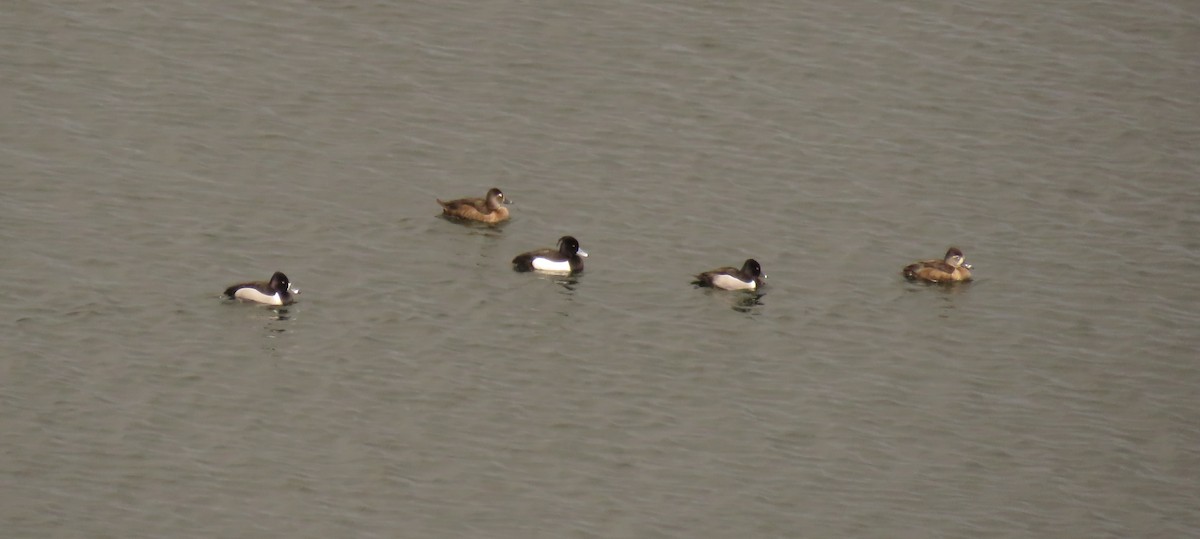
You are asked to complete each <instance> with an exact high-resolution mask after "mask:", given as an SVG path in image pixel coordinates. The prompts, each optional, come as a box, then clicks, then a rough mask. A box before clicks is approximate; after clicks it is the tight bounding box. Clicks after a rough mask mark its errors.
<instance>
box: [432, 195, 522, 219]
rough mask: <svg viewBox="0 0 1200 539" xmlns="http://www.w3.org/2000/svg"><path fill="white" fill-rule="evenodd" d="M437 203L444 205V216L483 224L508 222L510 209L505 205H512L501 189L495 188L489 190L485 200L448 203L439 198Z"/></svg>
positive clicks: (476, 199) (471, 199) (472, 199)
mask: <svg viewBox="0 0 1200 539" xmlns="http://www.w3.org/2000/svg"><path fill="white" fill-rule="evenodd" d="M437 203H438V204H441V205H442V215H445V216H447V217H454V218H457V219H464V220H467V221H478V222H481V223H499V222H502V221H507V220H508V208H505V207H504V205H505V204H512V200H511V199H509V198H508V197H506V196H504V193H503V192H502V191H500V189H499V188H497V187H493V188H491V189H488V192H487V194H486V195H484V197H483V198H459V199H455V200H446V201H443V200H442V199H440V198H439V199H437Z"/></svg>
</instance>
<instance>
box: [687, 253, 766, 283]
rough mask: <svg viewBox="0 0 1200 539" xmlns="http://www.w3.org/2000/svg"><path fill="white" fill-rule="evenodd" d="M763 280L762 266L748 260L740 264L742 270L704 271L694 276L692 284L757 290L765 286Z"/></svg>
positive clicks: (724, 268)
mask: <svg viewBox="0 0 1200 539" xmlns="http://www.w3.org/2000/svg"><path fill="white" fill-rule="evenodd" d="M765 279H766V275H763V272H762V266H761V265H759V263H758V261H757V260H755V259H753V258H749V259H746V262H744V263H743V264H742V269H737V268H734V267H730V266H726V267H723V268H717V269H715V270H710V271H706V272H704V273H701V274H699V275H696V280H695V281H693V282H692V284H695V285H699V286H711V287H713V288H720V289H723V290H758V288H759V287H761V286H763V285H764V284H766V281H765Z"/></svg>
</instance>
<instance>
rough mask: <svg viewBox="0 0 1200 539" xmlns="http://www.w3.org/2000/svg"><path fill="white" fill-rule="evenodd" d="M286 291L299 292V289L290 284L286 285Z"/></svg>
mask: <svg viewBox="0 0 1200 539" xmlns="http://www.w3.org/2000/svg"><path fill="white" fill-rule="evenodd" d="M288 292H291V293H293V294H300V289H299V288H296V287H294V286H292V285H288Z"/></svg>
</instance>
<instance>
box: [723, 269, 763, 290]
mask: <svg viewBox="0 0 1200 539" xmlns="http://www.w3.org/2000/svg"><path fill="white" fill-rule="evenodd" d="M712 284H713V286H715V287H717V288H724V289H725V290H754V289H755V288H757V287H758V283H756V282H754V281H750V282H746V281H743V280H741V279H738V278H737V277H734V276H732V275H725V274H724V273H722V274H720V275H717V276H714V277H713V280H712Z"/></svg>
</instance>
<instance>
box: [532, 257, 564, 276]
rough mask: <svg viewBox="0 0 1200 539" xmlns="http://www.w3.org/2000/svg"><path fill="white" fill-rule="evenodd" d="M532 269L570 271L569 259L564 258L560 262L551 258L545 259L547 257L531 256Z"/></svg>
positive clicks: (557, 271)
mask: <svg viewBox="0 0 1200 539" xmlns="http://www.w3.org/2000/svg"><path fill="white" fill-rule="evenodd" d="M533 269H536V270H542V271H553V272H555V273H570V272H571V261H570V260H564V261H562V262H555V261H553V260H547V259H545V258H541V257H534V258H533Z"/></svg>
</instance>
